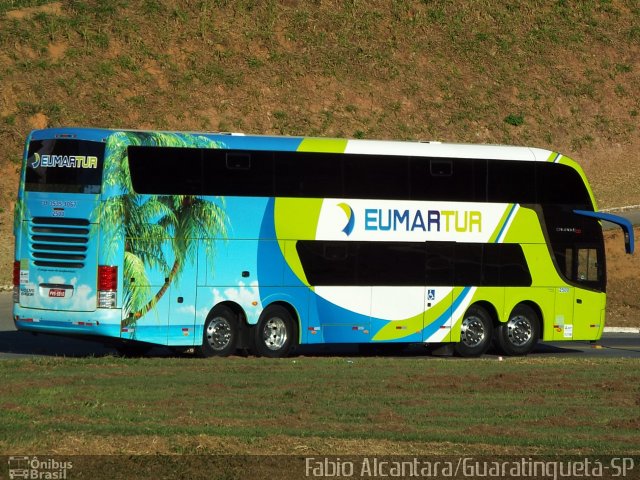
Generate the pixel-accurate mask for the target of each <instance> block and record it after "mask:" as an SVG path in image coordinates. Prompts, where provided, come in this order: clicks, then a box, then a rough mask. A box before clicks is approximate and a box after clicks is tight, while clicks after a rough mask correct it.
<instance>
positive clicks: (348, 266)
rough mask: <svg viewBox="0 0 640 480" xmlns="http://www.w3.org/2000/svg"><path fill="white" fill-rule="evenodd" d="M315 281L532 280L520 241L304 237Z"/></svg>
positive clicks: (306, 265) (306, 264) (302, 250)
mask: <svg viewBox="0 0 640 480" xmlns="http://www.w3.org/2000/svg"><path fill="white" fill-rule="evenodd" d="M296 248H297V251H298V255H299V256H300V261H301V263H302V268H303V269H304V272H305V274H306V276H307V280H308V281H309V283H310V284H311V285H361V286H381V285H388V286H411V285H414V286H427V285H428V286H450V285H458V286H472V285H475V286H530V285H531V275H530V273H529V268H528V266H527V263H526V259H525V257H524V254H523V252H522V248H521V247H520V246H519V245H514V244H488V245H483V244H478V243H457V244H454V243H446V242H429V243H409V242H340V241H313V240H311V241H299V242H298V243H297V245H296Z"/></svg>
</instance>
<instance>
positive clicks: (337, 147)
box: [298, 138, 348, 153]
mask: <svg viewBox="0 0 640 480" xmlns="http://www.w3.org/2000/svg"><path fill="white" fill-rule="evenodd" d="M347 143H348V140H343V139H340V138H305V139H304V140H302V142H300V145H299V146H298V151H299V152H322V153H344V151H345V150H346V148H347Z"/></svg>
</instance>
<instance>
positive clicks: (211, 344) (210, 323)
mask: <svg viewBox="0 0 640 480" xmlns="http://www.w3.org/2000/svg"><path fill="white" fill-rule="evenodd" d="M238 335H239V331H238V316H237V315H236V314H235V312H234V311H233V310H231V309H230V308H229V307H227V306H226V305H218V306H217V307H216V308H214V309H213V310H212V311H211V313H210V314H209V316H208V317H207V320H206V321H205V322H204V332H203V333H202V347H200V349H199V353H200V354H201V355H202V356H203V357H228V356H229V355H231V354H232V353H234V352H235V350H236V345H237V343H238Z"/></svg>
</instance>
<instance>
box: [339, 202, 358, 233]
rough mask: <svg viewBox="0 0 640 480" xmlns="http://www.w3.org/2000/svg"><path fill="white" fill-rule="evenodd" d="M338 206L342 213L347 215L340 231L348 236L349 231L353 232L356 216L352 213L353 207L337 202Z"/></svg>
mask: <svg viewBox="0 0 640 480" xmlns="http://www.w3.org/2000/svg"><path fill="white" fill-rule="evenodd" d="M338 206H339V207H340V208H341V209H342V211H343V212H344V214H345V215H346V216H347V224H346V225H345V227H344V228H343V229H342V231H343V232H344V233H346V234H347V237H348V236H349V235H351V232H353V226H354V225H355V223H356V217H355V215H354V214H353V209H352V208H351V207H350V206H349V205H347V204H346V203H339V204H338Z"/></svg>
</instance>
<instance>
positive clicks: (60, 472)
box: [8, 456, 73, 480]
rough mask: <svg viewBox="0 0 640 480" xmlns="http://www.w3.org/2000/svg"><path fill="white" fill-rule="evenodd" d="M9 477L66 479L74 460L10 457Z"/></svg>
mask: <svg viewBox="0 0 640 480" xmlns="http://www.w3.org/2000/svg"><path fill="white" fill-rule="evenodd" d="M8 463H9V478H10V479H11V480H13V479H16V478H27V479H43V480H44V479H48V480H64V479H66V478H67V474H68V472H69V470H71V469H72V468H73V462H62V461H58V460H55V459H53V458H47V459H39V458H38V457H28V456H25V457H15V456H14V457H9V462H8Z"/></svg>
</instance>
